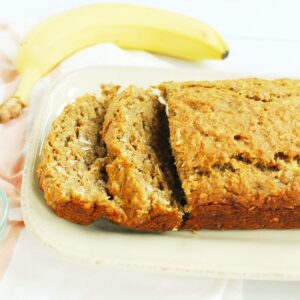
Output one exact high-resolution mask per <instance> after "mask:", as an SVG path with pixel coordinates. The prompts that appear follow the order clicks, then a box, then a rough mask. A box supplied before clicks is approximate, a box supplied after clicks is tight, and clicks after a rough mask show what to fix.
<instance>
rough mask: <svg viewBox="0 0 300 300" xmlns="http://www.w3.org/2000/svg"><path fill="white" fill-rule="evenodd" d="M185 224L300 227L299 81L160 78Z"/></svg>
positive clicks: (190, 225) (220, 227) (249, 227)
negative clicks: (166, 80)
mask: <svg viewBox="0 0 300 300" xmlns="http://www.w3.org/2000/svg"><path fill="white" fill-rule="evenodd" d="M159 88H160V89H161V91H162V95H163V97H164V98H165V99H166V102H167V104H168V110H169V127H170V139H171V146H172V149H173V153H174V156H175V160H176V166H177V170H178V173H179V176H180V179H181V181H182V187H183V189H184V191H185V194H186V198H187V205H186V206H185V212H186V216H185V219H187V220H186V222H185V225H184V226H183V227H184V228H187V229H201V228H209V229H255V228H279V229H280V228H296V227H300V117H299V112H300V81H298V80H288V79H281V80H274V81H268V80H259V79H241V80H228V81H216V82H186V83H175V82H169V83H163V84H161V85H160V87H159Z"/></svg>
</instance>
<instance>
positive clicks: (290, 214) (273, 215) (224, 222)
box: [182, 204, 300, 230]
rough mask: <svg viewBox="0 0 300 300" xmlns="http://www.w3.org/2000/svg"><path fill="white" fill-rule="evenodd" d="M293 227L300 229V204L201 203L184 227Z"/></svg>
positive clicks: (215, 228) (223, 228) (216, 228)
mask: <svg viewBox="0 0 300 300" xmlns="http://www.w3.org/2000/svg"><path fill="white" fill-rule="evenodd" d="M263 228H265V229H293V228H300V206H297V207H294V208H292V209H290V208H284V207H281V208H277V209H270V208H259V207H254V208H253V209H248V208H246V207H243V206H241V205H239V204H235V205H231V204H212V205H202V206H201V205H199V206H198V207H197V208H195V210H194V213H192V215H191V216H190V218H189V219H188V220H187V221H186V223H185V224H184V226H183V227H182V229H188V230H199V229H214V230H225V229H263Z"/></svg>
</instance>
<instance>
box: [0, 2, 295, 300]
mask: <svg viewBox="0 0 300 300" xmlns="http://www.w3.org/2000/svg"><path fill="white" fill-rule="evenodd" d="M92 2H96V1H84V0H61V1H58V0H57V1H55V0H43V1H41V0H39V1H38V0H0V20H7V21H10V22H11V21H12V20H20V19H30V20H31V19H32V20H40V19H42V18H44V17H46V16H48V15H49V14H53V13H56V12H58V11H61V10H64V9H67V8H70V7H73V6H77V5H82V4H87V3H92ZM97 2H103V1H97ZM105 2H111V1H105ZM117 2H130V3H137V4H145V5H149V6H156V7H161V8H166V9H169V10H173V11H177V12H180V13H185V14H187V15H190V16H194V17H196V18H199V19H201V20H203V21H205V22H207V23H209V24H211V25H212V26H213V27H214V28H216V29H217V30H218V31H219V32H220V33H221V34H222V35H223V36H224V37H225V39H226V40H227V41H228V43H229V46H230V48H231V54H230V56H229V58H228V59H227V60H225V61H220V62H203V63H198V64H190V63H184V62H179V61H176V60H170V59H167V60H168V61H171V62H172V63H174V64H177V65H184V66H185V67H191V68H206V69H207V68H214V69H218V70H223V71H231V72H232V71H238V72H247V73H249V72H250V73H251V74H254V75H259V74H266V75H271V76H289V77H300V59H299V56H300V1H299V2H298V1H292V0H288V1H279V0H277V1H268V0H252V1H251V0H248V1H246V0H207V1H203V0H199V1H196V0H189V1H188V0H186V1H184V0H181V1H180V0H173V1H171V0H164V1H162V0H161V1H159V0H148V1H147V0H145V1H142V0H141V1H129V0H128V1H122V0H118V1H117ZM258 255H259V253H258ZM287 255H288V254H287ZM299 259H300V256H299ZM119 280H121V278H119ZM243 294H244V299H245V300H250V299H251V300H252V299H253V300H254V299H255V300H260V299H264V300H265V299H272V300H273V299H274V300H276V299H286V300H290V299H300V284H299V283H293V282H285V283H283V282H278V283H277V282H259V281H245V283H244V286H243ZM199 299H201V296H200V295H199Z"/></svg>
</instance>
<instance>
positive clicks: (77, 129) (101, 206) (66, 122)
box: [37, 87, 124, 224]
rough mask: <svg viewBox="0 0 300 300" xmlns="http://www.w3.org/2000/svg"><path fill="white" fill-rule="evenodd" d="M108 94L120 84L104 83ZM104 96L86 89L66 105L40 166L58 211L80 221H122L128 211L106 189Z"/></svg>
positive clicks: (51, 202) (44, 185) (40, 174)
mask: <svg viewBox="0 0 300 300" xmlns="http://www.w3.org/2000/svg"><path fill="white" fill-rule="evenodd" d="M105 91H106V94H107V95H112V94H114V93H116V91H117V87H112V88H111V89H109V87H107V88H106V90H105ZM104 100H105V97H102V98H101V99H97V98H96V97H95V96H90V95H86V96H84V97H82V98H80V99H78V100H77V101H76V102H75V103H74V104H69V105H67V106H66V107H65V109H64V111H63V112H62V114H61V115H60V116H59V117H58V118H57V120H56V121H55V122H54V123H53V126H52V130H51V132H50V134H49V136H48V137H47V139H46V141H45V143H44V145H43V151H42V155H41V159H40V163H39V166H38V168H37V175H38V179H39V182H40V186H41V188H42V190H43V191H44V195H45V198H46V201H47V203H48V204H49V205H50V206H51V207H52V208H53V210H54V211H55V213H56V214H57V215H58V216H60V217H63V218H65V219H67V220H70V221H72V222H75V223H79V224H90V223H92V222H94V221H96V220H98V219H99V218H100V217H106V218H109V219H112V220H114V221H115V222H117V223H122V219H123V218H124V212H123V211H122V210H121V209H120V207H118V205H117V204H116V203H115V202H114V201H113V200H112V199H111V197H110V196H109V195H108V193H107V190H106V171H105V165H106V161H107V158H106V149H105V146H104V144H103V141H102V139H101V135H100V132H101V130H102V124H103V119H104V114H105V112H106V107H105V103H104Z"/></svg>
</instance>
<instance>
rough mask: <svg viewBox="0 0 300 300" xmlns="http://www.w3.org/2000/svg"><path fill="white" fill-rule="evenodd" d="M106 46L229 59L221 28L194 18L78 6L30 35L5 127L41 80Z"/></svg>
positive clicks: (6, 106) (4, 114) (1, 118)
mask: <svg viewBox="0 0 300 300" xmlns="http://www.w3.org/2000/svg"><path fill="white" fill-rule="evenodd" d="M102 42H113V43H115V44H117V45H118V46H120V47H122V48H125V49H137V50H145V51H150V52H154V53H160V54H164V55H169V56H173V57H178V58H183V59H188V60H199V59H205V58H209V59H222V58H225V57H226V56H227V55H228V48H227V45H226V44H225V42H224V40H223V39H222V38H221V36H220V35H219V34H218V33H217V32H216V31H215V30H213V29H212V28H211V27H209V26H208V25H206V24H204V23H202V22H200V21H198V20H195V19H192V18H189V17H185V16H182V15H179V14H175V13H171V12H167V11H163V10H159V9H154V8H148V7H142V6H135V5H126V4H92V5H88V6H84V7H79V8H75V9H72V10H69V11H66V12H64V13H61V14H59V15H56V16H53V17H51V18H49V19H48V20H46V21H45V22H43V23H41V24H39V25H38V26H37V27H35V28H34V29H33V30H32V31H31V32H30V33H29V34H28V35H27V36H26V37H25V39H24V41H23V42H22V44H21V46H20V49H19V52H18V55H17V70H18V72H19V74H20V75H21V81H20V84H19V87H18V89H17V91H16V93H15V95H14V96H13V97H11V98H10V99H8V100H7V101H5V102H4V103H3V105H2V106H1V107H0V123H4V122H7V121H9V120H10V119H12V118H14V117H16V116H18V115H19V114H20V113H21V111H22V109H23V108H24V107H26V106H27V99H28V98H29V97H30V94H31V91H32V88H33V86H34V84H35V83H36V81H37V80H39V79H40V78H42V77H43V76H45V75H46V74H47V73H49V72H50V71H51V70H52V69H53V68H54V67H55V66H57V65H58V64H59V63H61V62H62V61H63V60H64V59H66V58H67V57H69V56H70V55H72V54H74V53H75V52H77V51H79V50H82V49H84V48H86V47H89V46H92V45H95V44H98V43H102Z"/></svg>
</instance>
